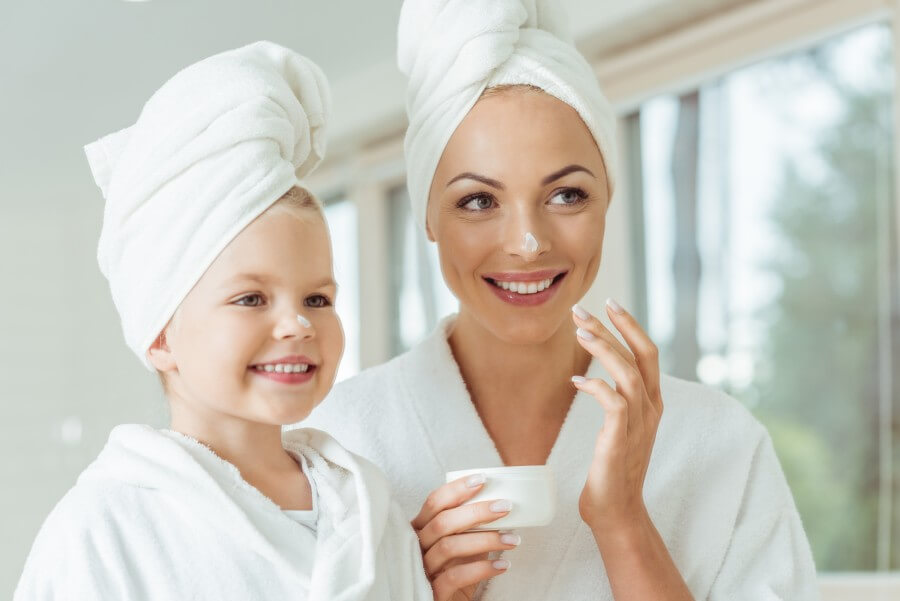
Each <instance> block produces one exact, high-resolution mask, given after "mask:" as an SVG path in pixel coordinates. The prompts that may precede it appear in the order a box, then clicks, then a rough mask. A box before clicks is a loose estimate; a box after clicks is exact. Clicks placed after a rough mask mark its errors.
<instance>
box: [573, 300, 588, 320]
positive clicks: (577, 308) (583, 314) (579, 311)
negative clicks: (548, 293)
mask: <svg viewBox="0 0 900 601" xmlns="http://www.w3.org/2000/svg"><path fill="white" fill-rule="evenodd" d="M572 313H574V314H575V315H577V316H578V317H579V319H590V318H591V314H590V313H588V312H587V311H585V310H584V307H582V306H581V305H577V304H576V305H572Z"/></svg>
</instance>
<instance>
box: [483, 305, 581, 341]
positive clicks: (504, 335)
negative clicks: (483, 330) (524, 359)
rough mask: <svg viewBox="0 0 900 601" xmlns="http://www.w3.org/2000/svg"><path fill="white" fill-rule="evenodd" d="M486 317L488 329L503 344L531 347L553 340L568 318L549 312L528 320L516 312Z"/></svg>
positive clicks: (532, 316)
mask: <svg viewBox="0 0 900 601" xmlns="http://www.w3.org/2000/svg"><path fill="white" fill-rule="evenodd" d="M554 313H555V312H554ZM485 317H486V318H487V320H486V323H485V325H486V326H487V329H489V330H490V331H491V332H493V334H494V336H496V337H497V338H499V339H500V340H502V341H503V342H506V343H508V344H521V345H531V344H543V343H544V342H547V341H548V340H549V339H550V338H552V337H553V336H554V335H555V334H556V333H557V332H558V331H559V328H560V327H561V326H562V324H563V321H564V319H565V317H566V316H565V315H563V316H562V317H560V316H558V315H555V314H550V312H549V311H547V312H546V314H544V315H530V316H528V318H526V319H523V316H521V315H518V314H516V313H515V312H510V313H506V314H503V315H490V316H485Z"/></svg>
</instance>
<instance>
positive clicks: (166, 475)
mask: <svg viewBox="0 0 900 601" xmlns="http://www.w3.org/2000/svg"><path fill="white" fill-rule="evenodd" d="M284 446H285V448H286V449H288V450H289V451H291V452H292V453H293V454H294V455H295V456H299V455H302V456H303V457H304V458H305V459H306V462H305V463H306V465H307V466H308V468H309V470H308V474H307V475H308V476H309V477H310V478H311V479H312V480H313V481H314V483H315V487H316V489H317V492H318V507H319V512H318V519H317V521H316V532H315V533H314V532H313V531H312V530H310V529H309V528H308V527H306V526H303V525H301V524H299V523H297V522H295V521H294V520H292V519H291V518H290V517H288V516H287V515H285V514H284V512H282V510H281V509H280V508H279V507H278V506H276V505H275V504H274V503H273V502H272V501H270V500H269V499H268V498H267V497H265V496H264V495H263V494H262V493H260V492H259V491H258V490H257V489H255V488H253V487H252V486H250V485H249V484H248V483H247V482H246V481H245V480H243V479H242V478H241V476H240V473H239V472H238V470H237V468H236V467H234V466H233V465H232V464H230V463H227V462H225V461H223V460H222V459H220V458H219V457H218V456H216V455H215V454H214V453H213V452H212V451H210V450H209V449H208V448H207V447H205V446H203V445H201V444H200V443H198V442H196V441H194V440H192V439H190V438H187V437H185V436H182V435H180V434H177V433H175V432H171V431H165V430H163V431H160V430H155V429H153V428H151V427H149V426H140V425H125V426H118V427H116V428H115V429H113V431H112V433H111V435H110V437H109V441H108V443H107V444H106V446H105V447H104V449H103V451H102V452H101V453H100V455H99V456H98V458H97V459H96V461H94V462H93V463H92V464H91V465H90V466H88V468H87V469H86V470H85V471H84V472H83V473H82V474H81V476H80V477H79V478H78V482H77V484H76V485H75V486H74V487H73V488H72V489H71V490H70V491H69V492H68V493H67V494H66V496H65V497H63V499H62V500H61V501H60V502H59V504H58V505H57V506H56V508H55V509H54V510H53V512H52V513H51V514H50V516H49V517H48V518H47V520H46V522H45V523H44V525H43V527H42V528H41V531H40V533H39V534H38V537H37V540H36V541H35V543H34V546H33V548H32V551H31V554H30V555H29V557H28V560H27V562H26V565H25V570H24V573H23V575H22V578H21V580H20V582H19V586H18V588H17V590H16V593H15V600H16V601H32V600H35V601H44V600H46V601H51V600H54V601H55V600H63V599H65V600H71V599H116V600H117V601H125V600H138V599H141V600H143V599H146V600H148V601H149V600H153V601H160V600H163V599H165V600H174V599H198V600H199V599H215V600H216V601H223V600H228V599H234V600H241V601H247V600H250V599H260V600H262V599H278V600H288V599H291V600H293V599H297V600H300V599H304V600H305V599H309V600H313V599H315V600H321V601H325V600H328V601H335V600H342V601H343V600H346V601H350V600H363V599H378V600H384V601H396V600H398V599H409V600H416V601H426V600H430V599H431V589H430V586H429V585H428V582H427V580H426V578H425V575H424V571H423V569H422V563H421V556H420V550H419V546H418V541H417V540H416V537H415V533H414V532H413V531H412V528H411V527H410V526H409V522H408V520H406V519H405V518H403V517H402V516H401V514H400V509H399V507H397V504H396V503H394V502H392V500H391V497H390V494H389V488H388V486H387V483H386V482H385V480H384V476H383V475H382V474H381V473H380V472H379V470H377V469H376V468H375V467H374V466H372V465H371V464H370V463H369V462H368V461H366V460H365V459H362V458H360V457H356V456H354V455H353V454H351V453H349V452H347V451H346V450H345V449H343V448H342V447H341V446H340V445H339V444H337V443H336V442H335V440H334V439H332V438H331V437H330V436H328V435H327V434H325V433H323V432H319V431H316V430H310V429H304V430H295V431H292V432H290V433H288V434H286V435H285V437H284Z"/></svg>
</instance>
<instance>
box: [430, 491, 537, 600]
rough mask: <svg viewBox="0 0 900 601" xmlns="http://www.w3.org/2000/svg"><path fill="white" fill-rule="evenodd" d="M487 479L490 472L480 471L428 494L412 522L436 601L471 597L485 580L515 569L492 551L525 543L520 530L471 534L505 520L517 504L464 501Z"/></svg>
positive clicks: (504, 501)
mask: <svg viewBox="0 0 900 601" xmlns="http://www.w3.org/2000/svg"><path fill="white" fill-rule="evenodd" d="M484 482H485V476H484V475H483V474H476V475H474V476H467V477H464V478H460V479H458V480H454V481H453V482H448V483H447V484H444V485H443V486H441V487H440V488H438V489H436V490H434V491H433V492H432V493H431V494H430V495H428V498H427V499H425V503H424V504H423V505H422V509H421V511H419V515H417V516H416V517H415V518H414V519H413V521H412V526H413V528H415V530H416V534H417V535H418V537H419V545H420V546H421V547H422V557H423V563H424V564H425V573H426V574H427V575H428V579H429V580H430V581H431V588H432V589H433V591H434V599H435V601H470V600H471V599H472V597H473V596H474V594H475V589H476V588H477V586H478V583H479V582H481V581H482V580H487V579H488V578H493V577H494V576H496V575H498V574H502V573H503V572H505V571H506V569H507V568H508V567H509V562H508V561H506V560H503V559H501V560H495V561H491V560H489V559H488V558H487V557H488V553H490V552H491V551H507V550H509V549H514V548H515V547H516V545H518V544H519V541H520V539H519V537H518V536H517V535H515V534H510V533H503V532H496V531H486V532H466V531H467V530H469V529H471V528H474V527H476V526H480V525H481V524H487V523H489V522H493V521H494V520H496V519H499V518H502V517H503V516H505V515H506V514H508V513H509V510H510V509H511V507H512V506H511V505H510V503H509V501H506V500H502V499H498V500H493V501H482V502H479V503H472V504H470V505H462V503H464V502H466V501H467V500H469V499H471V498H472V497H474V496H475V495H476V494H477V493H478V491H480V490H481V489H482V487H483V486H484Z"/></svg>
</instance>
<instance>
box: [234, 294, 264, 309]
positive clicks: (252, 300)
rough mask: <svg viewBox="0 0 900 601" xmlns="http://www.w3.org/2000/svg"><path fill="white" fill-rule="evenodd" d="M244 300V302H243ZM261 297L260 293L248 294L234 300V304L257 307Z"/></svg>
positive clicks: (260, 303) (261, 299) (260, 302)
mask: <svg viewBox="0 0 900 601" xmlns="http://www.w3.org/2000/svg"><path fill="white" fill-rule="evenodd" d="M244 301H246V302H244ZM262 302H263V297H262V295H260V294H248V295H246V296H242V297H241V298H239V299H237V300H236V301H234V304H236V305H240V306H241V307H259V306H260V305H262Z"/></svg>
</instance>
